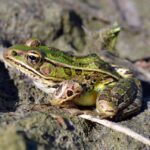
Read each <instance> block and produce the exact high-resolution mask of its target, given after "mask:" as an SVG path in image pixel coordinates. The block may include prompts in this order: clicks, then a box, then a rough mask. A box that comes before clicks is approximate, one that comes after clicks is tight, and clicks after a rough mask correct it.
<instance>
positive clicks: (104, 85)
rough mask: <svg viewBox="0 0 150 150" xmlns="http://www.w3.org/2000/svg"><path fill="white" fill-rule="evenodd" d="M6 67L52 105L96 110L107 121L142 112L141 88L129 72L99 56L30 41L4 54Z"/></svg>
mask: <svg viewBox="0 0 150 150" xmlns="http://www.w3.org/2000/svg"><path fill="white" fill-rule="evenodd" d="M3 56H4V59H5V61H6V63H7V64H8V65H9V66H11V67H15V68H16V69H18V70H20V71H21V72H23V73H24V74H26V75H27V76H28V77H30V78H31V79H32V80H33V82H34V84H35V85H36V86H37V87H38V88H40V89H41V90H43V91H44V92H46V93H48V94H51V95H52V99H51V100H50V101H49V102H50V104H51V105H54V106H59V107H65V108H66V107H67V108H69V107H70V108H71V107H74V106H75V107H79V108H80V107H82V108H87V109H88V108H95V109H93V110H92V111H95V112H96V114H98V115H100V116H103V117H104V118H123V117H126V116H129V115H131V114H134V113H136V112H138V111H139V110H140V109H141V104H142V103H141V97H142V94H141V85H140V82H139V81H138V80H137V79H135V78H134V77H133V75H132V73H131V72H130V71H129V70H128V69H127V68H122V67H119V66H116V65H112V64H108V63H106V62H105V60H102V59H101V58H100V57H99V56H98V55H96V54H89V55H86V56H74V55H71V54H69V53H67V52H64V51H61V50H59V49H56V48H52V47H47V46H43V45H41V43H40V41H39V40H38V39H29V40H27V42H26V44H25V45H14V46H12V47H10V48H8V49H7V50H5V52H4V55H3Z"/></svg>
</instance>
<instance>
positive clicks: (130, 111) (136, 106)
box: [114, 88, 142, 121]
mask: <svg viewBox="0 0 150 150" xmlns="http://www.w3.org/2000/svg"><path fill="white" fill-rule="evenodd" d="M141 108H142V89H141V88H139V89H138V92H137V96H136V98H135V99H134V101H133V102H132V103H131V104H130V105H128V106H127V107H126V108H125V109H123V110H122V111H120V112H118V114H117V115H116V116H115V118H114V120H116V121H119V120H122V119H125V118H127V117H131V116H132V115H134V114H137V113H138V112H139V111H140V110H141Z"/></svg>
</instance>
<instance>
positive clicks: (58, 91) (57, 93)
mask: <svg viewBox="0 0 150 150" xmlns="http://www.w3.org/2000/svg"><path fill="white" fill-rule="evenodd" d="M62 87H63V85H62V84H61V85H59V87H58V88H57V90H56V91H55V95H59V93H60V92H61V90H62Z"/></svg>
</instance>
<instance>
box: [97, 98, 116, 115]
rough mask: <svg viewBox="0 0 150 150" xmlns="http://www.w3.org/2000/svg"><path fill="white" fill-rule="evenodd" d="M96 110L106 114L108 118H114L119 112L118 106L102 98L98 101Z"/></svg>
mask: <svg viewBox="0 0 150 150" xmlns="http://www.w3.org/2000/svg"><path fill="white" fill-rule="evenodd" d="M96 110H97V111H98V112H99V113H100V114H101V115H104V116H106V118H107V117H108V118H112V117H113V116H115V115H116V114H117V112H118V109H117V107H116V106H115V105H114V104H113V103H112V102H110V101H106V100H100V101H97V102H96Z"/></svg>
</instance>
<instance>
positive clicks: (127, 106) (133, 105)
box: [96, 78, 142, 118]
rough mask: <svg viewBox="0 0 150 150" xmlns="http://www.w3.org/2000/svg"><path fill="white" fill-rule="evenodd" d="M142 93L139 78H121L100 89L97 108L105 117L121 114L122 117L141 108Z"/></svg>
mask: <svg viewBox="0 0 150 150" xmlns="http://www.w3.org/2000/svg"><path fill="white" fill-rule="evenodd" d="M141 95H142V94H141V87H140V83H139V82H138V81H137V80H134V79H132V78H131V79H121V80H120V81H119V82H114V83H110V84H109V85H108V86H106V88H104V89H103V90H102V91H99V96H98V97H97V100H96V110H97V112H98V113H99V114H100V115H102V116H105V118H115V117H117V116H118V115H119V114H120V117H119V118H122V117H123V116H124V117H125V116H127V115H128V114H129V115H130V114H133V113H135V111H137V110H139V109H140V107H141V104H140V102H141V97H142V96H141ZM137 104H138V106H137ZM124 113H125V114H124ZM121 116H122V117H121Z"/></svg>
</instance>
